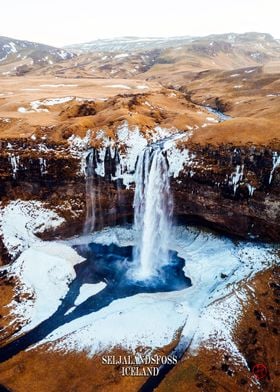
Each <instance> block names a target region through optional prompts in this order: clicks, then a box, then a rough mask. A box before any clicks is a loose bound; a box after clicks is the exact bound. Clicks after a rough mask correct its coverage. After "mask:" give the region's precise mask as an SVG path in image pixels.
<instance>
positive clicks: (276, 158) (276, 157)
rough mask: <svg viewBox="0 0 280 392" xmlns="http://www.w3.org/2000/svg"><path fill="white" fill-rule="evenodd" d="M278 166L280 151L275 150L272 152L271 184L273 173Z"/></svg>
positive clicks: (279, 164) (279, 163)
mask: <svg viewBox="0 0 280 392" xmlns="http://www.w3.org/2000/svg"><path fill="white" fill-rule="evenodd" d="M278 166H280V155H278V153H277V152H276V151H274V152H273V154H272V169H271V172H270V176H269V184H270V183H271V181H272V176H273V173H274V171H275V169H276V168H277V167H278Z"/></svg>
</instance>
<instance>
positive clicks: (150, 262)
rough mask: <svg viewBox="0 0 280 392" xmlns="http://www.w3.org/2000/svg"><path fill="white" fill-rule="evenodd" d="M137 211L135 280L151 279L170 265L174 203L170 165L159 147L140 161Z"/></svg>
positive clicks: (146, 151)
mask: <svg viewBox="0 0 280 392" xmlns="http://www.w3.org/2000/svg"><path fill="white" fill-rule="evenodd" d="M133 207H134V228H135V231H136V246H135V249H134V262H135V264H136V265H137V270H136V274H135V277H136V278H137V279H147V278H149V277H153V276H155V275H157V274H158V270H159V268H160V267H161V266H163V265H165V264H167V263H168V261H169V251H168V239H169V236H170V228H171V216H172V210H173V202H172V196H171V192H170V183H169V177H168V164H167V160H166V157H165V155H164V151H162V150H161V148H160V147H159V146H156V147H155V148H154V147H147V148H145V149H144V150H143V151H142V152H141V154H140V155H139V157H138V162H137V166H136V173H135V196H134V203H133Z"/></svg>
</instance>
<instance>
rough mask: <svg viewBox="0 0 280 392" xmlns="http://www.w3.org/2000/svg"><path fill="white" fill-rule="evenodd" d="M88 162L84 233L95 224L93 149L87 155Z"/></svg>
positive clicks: (91, 229) (88, 231)
mask: <svg viewBox="0 0 280 392" xmlns="http://www.w3.org/2000/svg"><path fill="white" fill-rule="evenodd" d="M86 161H87V164H86V220H85V223H84V234H89V233H91V232H92V231H93V230H94V226H95V204H96V202H95V189H94V177H95V176H94V153H93V150H92V151H91V152H90V153H89V154H88V156H87V159H86Z"/></svg>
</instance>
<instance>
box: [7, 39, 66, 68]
mask: <svg viewBox="0 0 280 392" xmlns="http://www.w3.org/2000/svg"><path fill="white" fill-rule="evenodd" d="M73 57H74V54H73V53H71V52H69V51H67V50H65V49H60V48H55V47H52V46H48V45H44V44H40V43H37V42H29V41H22V40H17V39H13V38H9V37H0V64H1V65H4V64H11V63H14V65H15V67H14V70H17V69H18V71H19V73H21V72H22V73H24V70H26V71H27V69H30V68H34V67H35V68H37V67H38V66H46V65H52V64H55V63H58V62H60V61H63V60H69V59H71V58H73Z"/></svg>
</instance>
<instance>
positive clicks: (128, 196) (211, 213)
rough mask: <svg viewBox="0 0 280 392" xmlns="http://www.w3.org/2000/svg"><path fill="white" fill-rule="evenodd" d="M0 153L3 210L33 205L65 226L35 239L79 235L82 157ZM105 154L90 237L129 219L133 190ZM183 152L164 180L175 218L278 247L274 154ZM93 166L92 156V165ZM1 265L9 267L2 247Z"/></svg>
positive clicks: (60, 152)
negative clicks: (17, 202) (32, 202)
mask: <svg viewBox="0 0 280 392" xmlns="http://www.w3.org/2000/svg"><path fill="white" fill-rule="evenodd" d="M1 146H2V148H1V151H0V196H1V205H2V207H3V206H5V204H7V203H8V202H9V201H10V200H17V199H21V200H40V201H43V202H44V203H45V205H46V206H47V207H48V208H51V209H53V210H55V211H56V212H57V213H58V214H59V215H60V216H62V217H64V218H65V223H64V224H62V225H61V226H60V227H58V228H56V229H54V230H49V231H48V232H44V233H43V234H40V237H41V238H43V239H55V238H66V237H69V236H72V235H75V234H79V233H81V232H82V231H83V225H84V221H85V216H86V203H87V198H88V197H89V195H86V178H85V172H83V170H82V169H81V161H82V160H83V157H82V156H81V155H79V156H78V155H75V154H73V152H71V151H70V150H69V148H68V146H67V145H66V144H65V145H64V144H62V145H57V146H54V145H48V146H45V147H43V146H41V147H40V146H38V144H36V143H35V142H31V141H30V140H29V141H28V142H27V141H16V140H14V141H11V140H10V141H9V143H8V142H6V141H2V142H1ZM109 150H110V148H109V147H108V148H107V150H106V151H107V152H105V154H104V173H102V175H100V173H99V171H95V174H94V178H93V188H94V192H95V210H96V211H95V219H96V225H95V227H96V229H98V228H102V227H104V226H108V225H114V224H117V223H123V222H128V221H131V220H132V217H133V207H132V204H133V194H134V184H133V183H132V184H131V185H130V186H129V187H127V186H125V185H124V184H123V182H122V179H121V178H117V166H118V160H119V155H118V154H119V153H118V152H117V153H114V154H113V155H112V154H111V153H110V151H109ZM188 151H189V156H192V159H191V160H190V159H189V160H186V162H184V163H183V165H182V168H181V170H180V171H179V174H178V175H176V176H174V177H173V178H172V179H171V188H172V191H173V196H174V215H175V217H177V218H180V219H183V220H184V221H187V222H192V221H195V222H196V223H197V222H199V223H203V224H204V225H206V226H207V225H208V226H210V227H212V228H214V229H218V230H221V231H223V232H226V233H228V234H231V235H235V236H239V237H242V238H255V239H259V240H266V241H279V240H280V230H279V229H280V227H279V226H280V225H279V222H280V220H279V218H280V211H279V186H280V172H279V171H278V169H277V165H276V160H277V157H278V155H277V153H276V152H275V151H272V150H271V149H269V148H264V147H253V146H251V147H250V146H249V147H238V148H235V147H234V146H231V145H223V146H219V147H215V146H210V145H208V146H199V145H190V146H189V147H188ZM95 152H96V150H95ZM86 153H87V152H85V153H84V154H86ZM98 159H99V158H98V154H97V153H96V158H95V164H97V163H96V162H97V161H98ZM167 159H171V158H170V157H169V158H167ZM273 162H274V163H273ZM169 164H170V162H169ZM273 164H274V166H273ZM97 172H98V173H99V174H97ZM132 174H133V173H132ZM0 243H1V239H0ZM1 258H2V262H3V261H6V262H7V261H9V259H8V255H7V254H6V252H5V249H4V247H3V244H2V243H1Z"/></svg>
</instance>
